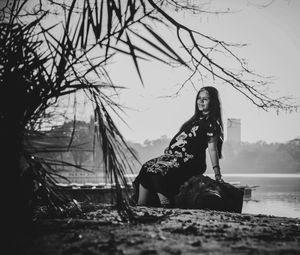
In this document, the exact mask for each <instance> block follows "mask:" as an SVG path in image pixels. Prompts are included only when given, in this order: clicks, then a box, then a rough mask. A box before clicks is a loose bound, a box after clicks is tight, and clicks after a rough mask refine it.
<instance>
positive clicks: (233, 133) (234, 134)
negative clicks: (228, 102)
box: [227, 118, 241, 144]
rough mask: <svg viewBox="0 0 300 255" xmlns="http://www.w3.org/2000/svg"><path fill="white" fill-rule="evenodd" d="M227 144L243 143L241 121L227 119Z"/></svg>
mask: <svg viewBox="0 0 300 255" xmlns="http://www.w3.org/2000/svg"><path fill="white" fill-rule="evenodd" d="M227 142H228V143H232V144H239V143H240V142H241V119H234V118H229V119H227Z"/></svg>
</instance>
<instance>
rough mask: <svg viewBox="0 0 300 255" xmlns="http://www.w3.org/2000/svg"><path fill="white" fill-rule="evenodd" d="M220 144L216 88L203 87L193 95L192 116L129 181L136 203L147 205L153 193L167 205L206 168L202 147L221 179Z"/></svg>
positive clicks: (220, 123) (221, 124) (220, 179)
mask: <svg viewBox="0 0 300 255" xmlns="http://www.w3.org/2000/svg"><path fill="white" fill-rule="evenodd" d="M222 144H223V122H222V117H221V104H220V100H219V95H218V91H217V89H216V88H214V87H203V88H201V89H200V91H199V92H198V94H197V97H196V103H195V113H194V115H193V116H192V117H191V118H190V119H189V120H188V121H187V122H185V123H184V124H183V125H182V127H181V128H180V130H179V132H178V133H177V134H176V135H175V136H174V138H173V139H172V140H171V142H170V144H169V146H168V147H167V148H166V149H165V151H164V154H163V155H162V156H160V157H158V158H154V159H151V160H149V161H147V162H146V163H145V164H144V165H143V166H142V168H141V170H140V173H139V175H138V176H137V177H136V179H135V181H134V182H133V185H134V188H135V194H136V200H137V201H136V202H137V204H138V205H150V201H149V200H150V198H151V197H153V195H155V196H156V195H157V196H158V198H159V201H160V204H161V205H162V206H168V205H169V204H170V203H171V202H172V199H173V197H174V196H175V195H176V194H177V193H178V192H179V188H180V186H181V185H182V184H183V183H184V182H185V181H187V180H188V179H189V178H191V177H192V176H195V175H200V174H203V173H204V172H205V170H206V149H207V148H208V151H209V155H210V160H211V163H212V166H213V170H214V172H215V179H216V180H217V181H219V182H223V180H222V175H221V171H220V165H219V158H221V155H222V154H221V151H222Z"/></svg>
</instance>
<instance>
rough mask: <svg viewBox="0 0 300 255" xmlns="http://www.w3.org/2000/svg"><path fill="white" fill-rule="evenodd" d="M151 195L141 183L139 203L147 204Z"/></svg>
mask: <svg viewBox="0 0 300 255" xmlns="http://www.w3.org/2000/svg"><path fill="white" fill-rule="evenodd" d="M148 197H149V190H147V189H146V188H144V187H143V186H142V184H139V197H138V202H137V204H138V205H147V201H148Z"/></svg>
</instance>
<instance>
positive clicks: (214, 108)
mask: <svg viewBox="0 0 300 255" xmlns="http://www.w3.org/2000/svg"><path fill="white" fill-rule="evenodd" d="M202 91H207V92H208V94H209V100H210V102H209V115H208V118H209V119H211V120H213V121H218V122H219V124H220V126H221V135H220V137H219V139H218V143H217V147H218V154H219V158H221V157H222V145H223V121H222V114H221V102H220V98H219V92H218V90H217V89H216V88H215V87H212V86H207V87H202V88H201V89H200V90H199V91H198V93H197V96H196V101H195V113H194V115H193V116H192V117H191V118H190V119H189V120H188V121H186V122H185V123H184V124H183V125H182V126H181V128H180V131H181V130H183V129H185V127H187V126H188V125H190V124H191V123H193V122H195V121H197V120H199V118H200V117H201V116H203V113H202V111H200V110H199V108H198V105H197V99H198V96H199V94H200V92H202Z"/></svg>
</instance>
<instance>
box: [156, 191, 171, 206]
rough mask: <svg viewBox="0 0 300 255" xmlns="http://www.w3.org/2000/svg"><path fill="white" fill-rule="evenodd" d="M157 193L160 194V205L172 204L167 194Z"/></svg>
mask: <svg viewBox="0 0 300 255" xmlns="http://www.w3.org/2000/svg"><path fill="white" fill-rule="evenodd" d="M157 195H158V198H159V201H160V205H162V206H166V205H170V204H171V202H170V200H169V199H168V198H167V197H166V196H164V195H163V194H161V193H157Z"/></svg>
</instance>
